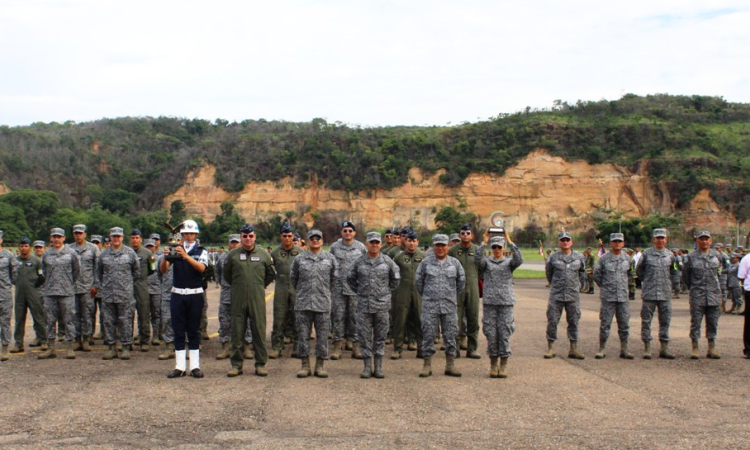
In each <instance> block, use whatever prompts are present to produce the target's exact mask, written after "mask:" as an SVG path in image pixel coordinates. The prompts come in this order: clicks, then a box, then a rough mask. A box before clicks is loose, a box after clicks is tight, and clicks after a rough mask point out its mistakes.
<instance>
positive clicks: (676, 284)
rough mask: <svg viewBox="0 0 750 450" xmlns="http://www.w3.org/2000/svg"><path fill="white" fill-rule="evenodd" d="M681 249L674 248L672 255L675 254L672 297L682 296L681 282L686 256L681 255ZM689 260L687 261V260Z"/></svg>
mask: <svg viewBox="0 0 750 450" xmlns="http://www.w3.org/2000/svg"><path fill="white" fill-rule="evenodd" d="M681 252H682V251H681V250H680V249H679V248H673V249H672V256H674V262H673V263H672V265H673V266H674V270H673V271H672V273H671V275H670V276H671V278H672V298H673V299H678V298H680V284H681V283H682V264H683V261H684V260H685V258H683V257H682V256H681ZM685 262H687V261H685Z"/></svg>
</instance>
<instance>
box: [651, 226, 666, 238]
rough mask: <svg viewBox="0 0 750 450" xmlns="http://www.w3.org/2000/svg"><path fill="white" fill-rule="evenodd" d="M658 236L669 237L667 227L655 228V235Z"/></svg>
mask: <svg viewBox="0 0 750 450" xmlns="http://www.w3.org/2000/svg"><path fill="white" fill-rule="evenodd" d="M653 236H654V237H655V238H656V237H667V229H666V228H654V235H653Z"/></svg>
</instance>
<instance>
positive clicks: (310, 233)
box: [307, 229, 323, 239]
mask: <svg viewBox="0 0 750 450" xmlns="http://www.w3.org/2000/svg"><path fill="white" fill-rule="evenodd" d="M313 236H318V237H319V238H321V239H323V232H322V231H320V230H316V229H312V230H310V231H308V232H307V238H308V239H312V237H313Z"/></svg>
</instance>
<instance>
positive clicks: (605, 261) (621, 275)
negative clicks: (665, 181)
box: [593, 233, 633, 359]
mask: <svg viewBox="0 0 750 450" xmlns="http://www.w3.org/2000/svg"><path fill="white" fill-rule="evenodd" d="M624 245H625V236H624V235H623V234H622V233H612V234H610V235H609V251H608V252H607V253H605V254H604V255H602V257H601V258H599V262H598V263H597V264H596V267H595V268H594V274H593V278H594V281H595V282H596V284H597V285H599V298H600V299H601V302H602V306H601V310H600V311H599V320H600V322H601V324H600V326H599V352H598V353H597V354H596V356H595V358H596V359H602V358H604V357H605V356H606V354H605V353H604V351H605V348H606V346H607V339H609V330H610V328H611V327H612V317H613V316H617V331H618V333H619V335H620V358H623V359H633V355H631V354H630V352H629V351H628V338H629V337H630V304H629V303H628V302H629V300H628V296H629V295H630V294H629V286H630V279H631V270H632V263H633V261H632V260H631V259H630V257H629V256H628V255H627V254H625V252H623V251H622V248H623V246H624Z"/></svg>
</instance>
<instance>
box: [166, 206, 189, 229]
mask: <svg viewBox="0 0 750 450" xmlns="http://www.w3.org/2000/svg"><path fill="white" fill-rule="evenodd" d="M185 217H187V212H186V211H185V202H183V201H182V200H175V201H173V202H172V204H171V205H169V223H171V224H172V226H173V227H174V226H177V225H178V224H180V223H182V222H184V221H185Z"/></svg>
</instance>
